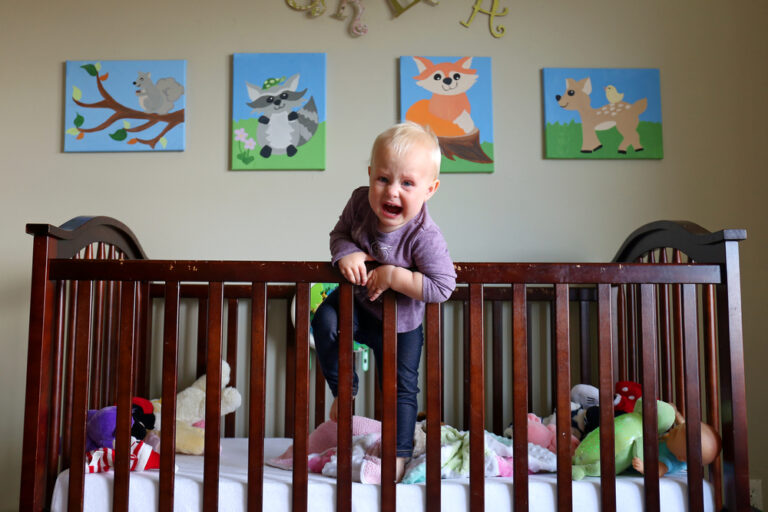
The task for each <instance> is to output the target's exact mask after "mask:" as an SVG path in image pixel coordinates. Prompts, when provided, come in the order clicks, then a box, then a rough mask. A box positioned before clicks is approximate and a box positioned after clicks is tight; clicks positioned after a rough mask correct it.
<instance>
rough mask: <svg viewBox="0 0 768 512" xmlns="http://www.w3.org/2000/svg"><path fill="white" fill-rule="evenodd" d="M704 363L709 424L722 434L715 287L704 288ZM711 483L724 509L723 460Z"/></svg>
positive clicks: (717, 503)
mask: <svg viewBox="0 0 768 512" xmlns="http://www.w3.org/2000/svg"><path fill="white" fill-rule="evenodd" d="M704 315H705V317H704V318H705V320H704V361H705V363H704V364H705V368H706V394H707V416H708V419H707V423H709V425H710V426H711V427H712V428H713V429H715V431H717V433H718V434H720V403H719V402H718V400H717V397H718V396H719V393H718V389H717V337H716V334H715V333H716V332H717V325H716V323H715V286H714V285H711V284H708V285H705V286H704ZM711 468H712V471H711V472H710V481H711V482H712V486H713V487H714V488H715V510H721V509H722V508H723V460H722V458H720V457H719V456H718V457H717V458H715V460H714V461H713V462H712V466H711Z"/></svg>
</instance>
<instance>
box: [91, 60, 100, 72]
mask: <svg viewBox="0 0 768 512" xmlns="http://www.w3.org/2000/svg"><path fill="white" fill-rule="evenodd" d="M93 67H95V68H96V71H101V62H97V63H96V64H95V65H94V66H93Z"/></svg>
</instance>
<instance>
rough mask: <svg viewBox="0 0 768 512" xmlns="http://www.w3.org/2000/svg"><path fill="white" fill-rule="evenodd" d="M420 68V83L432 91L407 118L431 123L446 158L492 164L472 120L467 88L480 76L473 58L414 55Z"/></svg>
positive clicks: (430, 125) (429, 124) (428, 90)
mask: <svg viewBox="0 0 768 512" xmlns="http://www.w3.org/2000/svg"><path fill="white" fill-rule="evenodd" d="M413 61H414V63H415V64H416V67H417V69H418V71H419V74H418V75H416V76H414V77H413V79H414V80H415V81H416V85H418V86H419V87H421V88H422V89H424V90H426V91H427V92H429V93H431V96H430V97H429V98H427V99H421V100H419V101H416V102H415V103H413V104H412V105H411V106H410V107H409V108H408V110H407V111H406V114H405V119H406V120H408V121H413V122H415V123H418V124H420V125H423V126H429V127H430V128H431V129H432V131H433V132H434V133H435V135H437V137H438V140H439V141H440V148H441V149H442V152H443V155H444V156H445V157H446V158H449V159H451V160H453V156H454V155H455V156H458V157H460V158H463V159H464V160H469V161H472V162H479V163H490V162H493V160H492V159H491V158H490V157H489V156H488V155H487V154H486V153H485V152H484V151H483V149H482V147H481V146H480V138H479V131H478V128H477V126H476V125H475V122H474V120H473V119H472V105H471V104H470V100H469V98H468V97H467V91H468V90H469V89H471V88H472V86H474V85H475V83H476V82H477V80H478V78H479V74H478V73H477V70H476V69H472V57H462V58H460V59H458V60H457V61H455V62H440V63H434V62H432V61H431V60H429V59H427V58H425V57H413Z"/></svg>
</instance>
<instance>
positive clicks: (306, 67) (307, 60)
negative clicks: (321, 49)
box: [232, 53, 325, 123]
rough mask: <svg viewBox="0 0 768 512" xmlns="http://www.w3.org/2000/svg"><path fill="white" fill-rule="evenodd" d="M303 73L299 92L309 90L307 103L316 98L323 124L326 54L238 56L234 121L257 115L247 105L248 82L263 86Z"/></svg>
mask: <svg viewBox="0 0 768 512" xmlns="http://www.w3.org/2000/svg"><path fill="white" fill-rule="evenodd" d="M296 73H299V74H300V77H299V85H298V90H299V91H302V90H304V89H307V93H306V94H305V95H304V98H302V99H304V100H306V101H309V98H310V97H311V96H314V98H315V105H317V113H318V115H319V116H320V122H321V123H322V122H323V121H325V54H324V53H236V54H234V57H233V64H232V120H233V121H234V122H236V121H240V120H243V119H247V118H249V117H253V116H257V115H258V114H252V113H251V107H249V106H248V105H246V103H248V102H250V101H251V99H250V98H249V97H248V90H247V89H246V86H245V83H246V82H248V83H251V84H253V85H256V86H258V87H261V86H262V84H263V83H264V81H265V80H267V79H268V78H280V77H285V78H289V77H291V76H292V75H295V74H296Z"/></svg>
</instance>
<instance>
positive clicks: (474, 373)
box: [468, 283, 485, 510]
mask: <svg viewBox="0 0 768 512" xmlns="http://www.w3.org/2000/svg"><path fill="white" fill-rule="evenodd" d="M468 323H469V339H468V341H469V378H470V392H469V452H470V456H469V502H470V508H471V509H472V510H485V460H484V459H485V457H484V450H485V432H484V430H485V371H484V367H485V365H484V363H485V361H484V357H485V348H484V345H485V344H484V340H483V285H482V284H476V283H472V284H470V285H469V322H468Z"/></svg>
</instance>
